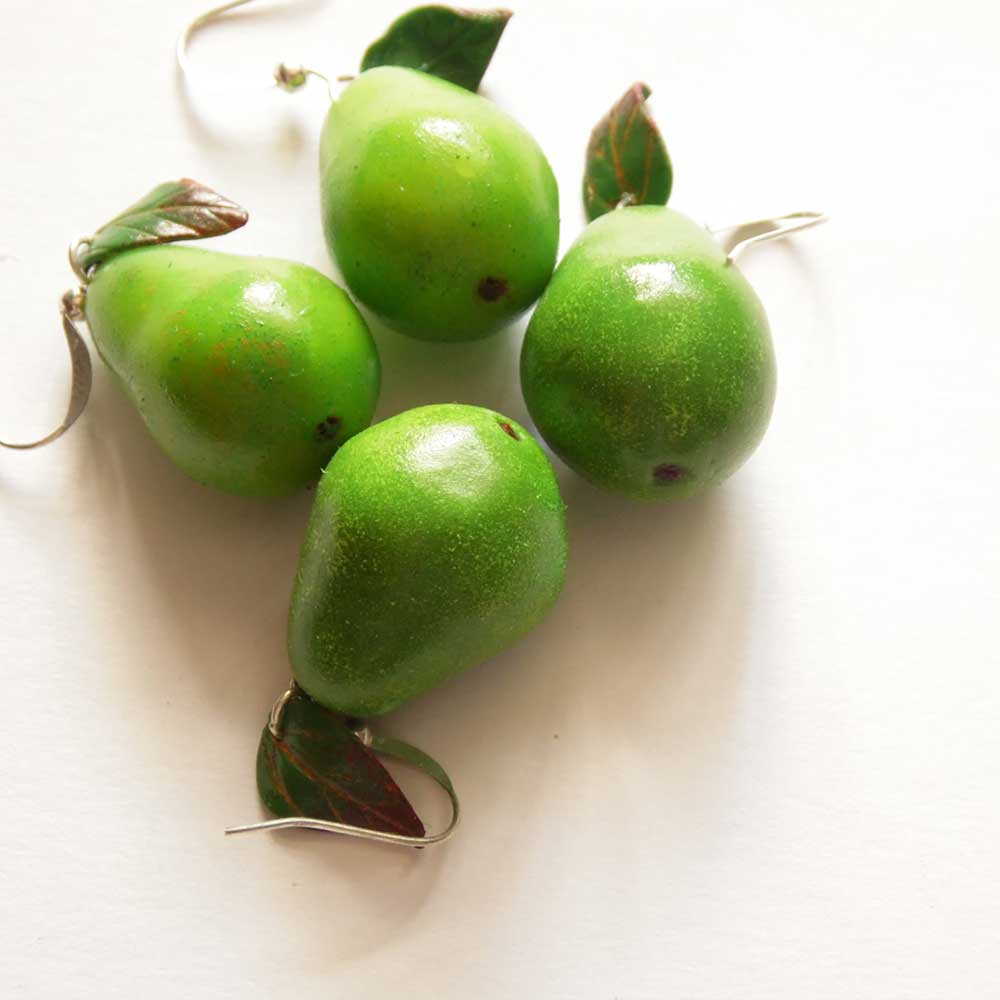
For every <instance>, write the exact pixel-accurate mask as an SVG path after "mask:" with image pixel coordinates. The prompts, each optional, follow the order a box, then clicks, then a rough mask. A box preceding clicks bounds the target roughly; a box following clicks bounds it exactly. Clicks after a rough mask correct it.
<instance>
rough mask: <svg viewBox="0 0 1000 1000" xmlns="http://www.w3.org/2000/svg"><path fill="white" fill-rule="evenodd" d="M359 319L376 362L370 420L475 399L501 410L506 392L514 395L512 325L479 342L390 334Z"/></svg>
mask: <svg viewBox="0 0 1000 1000" xmlns="http://www.w3.org/2000/svg"><path fill="white" fill-rule="evenodd" d="M365 318H366V319H367V321H368V326H369V328H370V329H371V331H372V336H373V337H374V338H375V342H376V344H377V345H378V351H379V357H380V358H381V360H382V392H381V395H380V397H379V405H378V412H377V413H376V415H375V419H376V420H385V419H386V418H387V417H391V416H393V415H394V414H396V413H400V412H402V411H403V410H408V409H410V408H412V407H414V406H425V405H427V404H429V403H475V404H476V405H478V406H488V407H490V408H492V409H496V410H500V411H502V412H506V410H505V406H506V405H507V403H508V402H509V401H510V396H511V392H512V391H513V392H515V393H517V395H518V397H520V390H519V389H518V388H516V386H517V381H516V375H515V379H514V383H513V385H514V387H515V388H513V390H512V380H511V373H512V372H515V373H516V370H517V359H518V352H519V350H520V336H519V328H518V325H513V326H510V327H507V328H506V329H504V330H501V331H500V332H499V333H497V334H495V335H494V336H492V337H487V338H485V339H484V340H474V341H471V342H469V343H464V344H441V343H433V342H428V341H421V340H414V339H413V338H412V337H405V336H403V335H402V334H399V333H396V332H394V331H393V330H390V329H389V328H388V327H387V326H386V325H385V324H384V323H382V322H380V321H379V320H378V319H377V318H376V317H375V316H373V315H372V314H371V313H370V312H367V311H365ZM521 326H523V324H521ZM511 415H512V416H516V414H511Z"/></svg>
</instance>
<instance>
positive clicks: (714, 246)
mask: <svg viewBox="0 0 1000 1000" xmlns="http://www.w3.org/2000/svg"><path fill="white" fill-rule="evenodd" d="M521 385H522V389H523V391H524V398H525V401H526V402H527V404H528V410H529V411H530V413H531V417H532V419H533V420H534V421H535V424H536V425H537V427H538V430H539V432H540V433H541V435H542V437H544V438H545V440H546V441H547V442H548V444H549V445H550V446H551V448H552V449H553V451H555V452H556V453H557V454H558V455H559V456H560V457H561V458H562V459H563V460H564V461H565V462H566V463H567V465H569V466H570V467H571V468H573V469H575V470H576V471H577V472H578V473H580V474H581V475H582V476H584V477H586V478H587V479H589V480H590V481H591V482H593V483H596V484H597V485H599V486H602V487H605V488H606V489H609V490H612V491H615V492H618V493H623V494H625V495H626V496H629V497H633V498H635V499H638V500H669V499H674V498H676V497H681V496H689V495H691V494H694V493H697V492H699V491H701V490H704V489H706V488H707V487H710V486H712V485H714V484H716V483H718V482H720V481H721V480H723V479H725V478H726V477H727V476H729V475H730V474H731V473H733V472H734V471H735V470H736V469H737V468H738V467H739V466H740V465H742V463H743V462H744V461H745V460H746V459H747V458H748V457H749V455H750V454H751V453H752V452H753V450H754V449H755V448H756V447H757V445H758V443H759V442H760V440H761V438H762V437H763V435H764V432H765V430H766V429H767V425H768V421H769V419H770V415H771V408H772V405H773V402H774V388H775V370H774V353H773V349H772V345H771V335H770V331H769V328H768V323H767V317H766V316H765V314H764V309H763V307H762V306H761V303H760V300H759V299H758V298H757V296H756V294H754V291H753V289H752V288H751V287H750V285H749V284H748V282H747V281H746V279H745V278H744V277H743V275H742V274H741V273H740V271H739V269H738V268H737V267H736V266H735V265H734V264H733V263H732V262H731V261H729V260H728V259H727V257H726V253H725V252H724V250H723V249H722V248H721V247H720V246H719V244H718V243H717V242H716V241H715V240H714V239H713V238H712V236H711V234H710V233H709V232H708V231H707V230H706V229H704V228H702V227H701V226H699V225H698V224H697V223H695V222H693V221H692V220H691V219H689V218H687V217H686V216H683V215H681V214H680V213H678V212H674V211H672V210H671V209H668V208H663V207H660V206H652V205H648V206H641V207H632V208H621V209H618V210H617V211H613V212H610V213H608V214H607V215H604V216H602V217H601V218H599V219H597V220H596V221H595V222H592V223H591V224H590V225H589V226H588V227H587V229H586V230H585V231H584V233H583V235H582V236H581V237H580V238H579V239H578V240H577V241H576V243H575V244H574V245H573V246H572V247H571V248H570V250H569V252H568V253H567V254H566V257H565V258H564V259H563V261H562V263H561V264H560V265H559V268H558V269H557V270H556V273H555V275H554V277H553V279H552V282H551V284H550V285H549V287H548V289H547V290H546V292H545V294H544V295H543V296H542V299H541V301H540V302H539V304H538V308H537V309H536V310H535V313H534V315H533V316H532V319H531V323H530V324H529V326H528V330H527V334H526V335H525V339H524V345H523V348H522V353H521Z"/></svg>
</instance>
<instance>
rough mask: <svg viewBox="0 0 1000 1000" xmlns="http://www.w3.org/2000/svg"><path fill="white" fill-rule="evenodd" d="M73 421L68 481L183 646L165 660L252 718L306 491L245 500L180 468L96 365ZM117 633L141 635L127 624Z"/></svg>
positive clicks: (268, 697) (222, 706)
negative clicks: (81, 437) (174, 658)
mask: <svg viewBox="0 0 1000 1000" xmlns="http://www.w3.org/2000/svg"><path fill="white" fill-rule="evenodd" d="M80 427H81V429H85V432H86V434H87V437H88V446H87V447H86V448H83V449H81V455H80V458H81V461H82V463H83V464H82V467H81V468H80V470H79V482H80V487H81V489H83V490H84V491H85V492H86V494H87V500H88V505H89V506H91V507H96V508H97V509H101V510H103V511H104V512H105V522H106V524H107V525H108V532H109V535H108V537H107V538H106V539H105V542H106V544H108V545H109V546H115V547H116V549H117V550H118V551H119V555H120V554H121V553H122V552H124V553H127V554H128V556H129V566H128V570H129V576H128V578H127V579H124V580H122V581H120V583H121V587H122V588H123V589H125V590H127V589H129V588H132V587H149V588H151V589H153V590H154V591H155V594H156V603H157V607H158V618H159V619H160V621H158V623H157V625H160V624H161V623H162V622H163V621H165V622H167V623H168V627H169V628H170V634H171V635H173V636H176V637H177V641H178V642H180V643H182V644H183V648H184V650H185V656H184V662H181V663H176V664H174V669H176V670H177V671H189V672H191V673H192V674H193V675H194V676H196V677H197V678H198V679H199V680H200V681H201V682H202V683H203V688H204V697H205V698H206V699H208V700H210V701H212V702H213V703H214V706H215V708H216V710H217V711H218V712H220V713H222V714H224V715H235V716H242V715H244V714H246V712H247V710H249V711H250V712H251V713H252V717H253V719H254V723H253V724H254V726H255V727H256V726H257V725H258V724H259V720H260V719H261V718H262V717H263V715H264V713H266V710H267V707H268V706H269V705H270V703H271V702H272V701H273V700H274V698H275V696H276V694H277V693H279V692H280V691H281V690H282V686H283V685H284V683H285V681H286V680H287V676H288V661H287V656H286V653H285V643H284V634H285V618H286V615H287V610H288V598H289V594H290V592H291V583H292V578H293V575H294V572H295V563H296V560H297V557H298V550H299V546H300V545H301V542H302V537H303V534H304V531H305V523H306V519H307V516H308V511H309V505H310V502H311V494H308V493H307V494H303V495H300V496H295V497H292V498H289V499H282V500H256V499H251V498H245V497H236V496H228V495H226V494H224V493H219V492H218V491H216V490H212V489H209V488H208V487H205V486H201V485H200V484H198V483H196V482H194V481H193V480H190V479H188V478H187V477H186V476H185V475H184V474H183V473H182V472H180V471H179V470H178V469H177V468H175V467H174V465H173V464H172V463H171V462H170V461H169V460H168V459H167V458H166V457H165V456H164V455H163V454H162V453H161V452H160V450H159V449H158V448H157V446H156V445H155V444H154V442H153V441H152V439H151V438H150V436H149V433H148V431H147V430H146V427H145V425H144V424H143V423H142V420H141V418H140V417H139V415H138V413H137V412H136V410H135V408H134V407H133V406H132V404H131V403H130V402H129V401H128V400H127V399H126V398H125V396H124V395H123V394H122V393H121V392H120V391H119V390H118V388H117V387H116V386H115V385H114V384H113V383H112V382H111V380H110V378H109V377H108V376H107V374H106V373H105V372H103V371H100V372H99V373H97V377H95V384H94V392H93V395H92V397H91V402H90V410H89V413H88V415H87V421H86V423H85V424H83V423H81V425H80ZM98 576H99V579H101V580H103V581H104V585H105V586H113V585H114V584H113V582H108V581H107V580H105V579H104V577H103V576H100V575H98ZM171 623H172V624H171ZM121 627H122V628H123V629H124V630H125V631H126V632H129V631H133V630H134V632H135V633H137V634H138V635H142V634H143V632H144V631H145V630H146V629H147V628H148V627H149V625H148V623H144V622H134V621H128V620H124V621H123V622H122V624H121ZM126 641H130V642H131V643H133V644H136V645H139V646H140V647H141V642H140V640H139V639H138V638H136V635H135V634H134V635H132V636H131V637H130V638H127V640H126ZM139 676H140V679H141V673H140V675H139Z"/></svg>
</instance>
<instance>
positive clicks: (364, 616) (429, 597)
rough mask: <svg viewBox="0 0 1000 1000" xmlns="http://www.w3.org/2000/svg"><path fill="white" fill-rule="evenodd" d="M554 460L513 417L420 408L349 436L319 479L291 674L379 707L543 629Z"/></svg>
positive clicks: (554, 524)
mask: <svg viewBox="0 0 1000 1000" xmlns="http://www.w3.org/2000/svg"><path fill="white" fill-rule="evenodd" d="M566 546H567V542H566V521H565V510H564V506H563V502H562V499H561V498H560V495H559V489H558V486H557V484H556V479H555V475H554V473H553V471H552V466H551V465H550V464H549V461H548V459H547V458H546V456H545V454H544V452H543V451H542V449H541V448H540V447H539V446H538V444H537V443H536V442H535V441H534V439H533V438H532V437H531V436H530V435H529V434H528V433H527V432H526V431H525V430H524V429H523V428H522V427H520V426H519V425H518V424H516V423H514V421H512V420H509V419H507V418H506V417H503V416H501V415H500V414H498V413H494V412H492V411H491V410H486V409H482V408H480V407H477V406H462V405H457V404H448V405H436V406H423V407H420V408H418V409H415V410H408V411H406V412H404V413H401V414H399V415H398V416H395V417H392V418H390V419H389V420H386V421H384V422H382V423H379V424H376V425H375V426H373V427H370V428H369V429H368V430H366V431H363V432H362V433H361V434H359V435H357V437H355V438H352V439H351V440H350V441H348V442H347V443H346V444H345V445H344V446H343V447H342V448H341V449H340V451H338V452H337V454H336V455H335V456H334V458H333V460H332V461H331V462H330V464H329V465H328V466H327V468H326V471H325V472H324V473H323V478H322V479H321V481H320V484H319V489H318V492H317V495H316V500H315V504H314V506H313V511H312V516H311V519H310V522H309V527H308V531H307V534H306V540H305V544H304V547H303V550H302V556H301V559H300V561H299V568H298V573H297V576H296V581H295V590H294V594H293V596H292V604H291V614H290V617H289V643H288V644H289V657H290V660H291V664H292V671H293V674H294V676H295V679H296V681H297V683H298V684H299V685H300V686H301V687H302V688H303V689H304V690H305V691H306V692H307V693H308V694H309V695H311V696H312V697H313V698H315V699H316V700H317V701H319V702H320V703H321V704H323V705H325V706H326V707H327V708H331V709H334V710H335V711H338V712H343V713H344V714H346V715H352V716H360V717H365V716H370V715H379V714H381V713H383V712H388V711H390V710H391V709H394V708H396V707H397V706H398V705H401V704H402V703H403V702H405V701H407V700H409V699H410V698H413V697H415V696H416V695H419V694H421V693H423V692H424V691H427V690H428V689H429V688H431V687H433V686H434V685H436V684H439V683H441V682H442V681H443V680H445V679H446V678H448V677H450V676H452V675H453V674H456V673H458V672H459V671H461V670H465V669H466V668H468V667H471V666H473V665H474V664H477V663H480V662H482V661H483V660H486V659H488V658H489V657H491V656H493V655H494V654H495V653H498V652H499V651H500V650H502V649H504V648H505V647H507V646H509V645H510V644H511V643H512V642H514V640H516V639H517V638H519V637H520V636H522V635H523V634H524V633H526V632H527V631H528V630H529V629H531V628H532V627H533V626H534V625H535V624H536V623H537V622H539V621H540V620H541V619H542V617H543V616H544V615H545V613H546V612H547V611H548V610H549V608H550V607H551V606H552V604H553V603H554V602H555V600H556V597H557V596H558V594H559V592H560V590H561V589H562V585H563V579H564V576H565V572H566Z"/></svg>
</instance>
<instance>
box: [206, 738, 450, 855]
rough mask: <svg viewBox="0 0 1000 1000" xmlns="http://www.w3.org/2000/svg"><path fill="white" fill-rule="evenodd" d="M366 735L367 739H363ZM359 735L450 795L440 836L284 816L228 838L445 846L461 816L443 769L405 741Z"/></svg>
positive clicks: (247, 827) (233, 830) (246, 827)
mask: <svg viewBox="0 0 1000 1000" xmlns="http://www.w3.org/2000/svg"><path fill="white" fill-rule="evenodd" d="M363 734H366V735H363ZM359 735H361V736H362V739H363V740H364V742H365V743H366V745H367V746H370V747H371V748H372V750H374V751H375V752H376V753H378V754H381V755H382V756H383V757H394V758H395V759H396V760H401V761H403V763H405V764H412V765H413V766H414V767H416V768H419V769H420V770H421V771H423V772H424V774H426V775H427V776H428V777H430V778H433V779H434V780H435V781H436V782H437V783H438V784H439V785H440V786H441V787H442V788H443V789H444V791H445V792H446V793H447V795H448V800H449V801H450V802H451V819H450V820H449V821H448V825H447V826H446V827H445V828H444V829H443V830H441V831H440V832H439V833H432V834H425V835H424V836H423V837H411V836H409V835H407V834H404V833H390V832H388V831H385V830H370V829H368V828H367V827H363V826H354V825H353V824H352V823H335V822H333V821H332V820H326V819H311V818H310V817H309V816H285V817H283V818H281V819H269V820H264V821H263V822H260V823H246V824H244V825H243V826H231V827H229V828H228V829H227V830H226V831H225V832H226V834H227V836H228V835H229V834H233V833H251V832H252V831H254V830H291V829H298V830H320V831H322V832H323V833H339V834H342V835H343V836H345V837H358V838H359V839H362V840H374V841H377V842H378V843H381V844H395V845H397V846H401V847H431V846H432V845H434V844H443V843H444V842H445V841H446V840H448V838H449V837H451V835H452V834H453V833H454V832H455V828H456V827H457V826H458V820H459V816H460V812H461V810H460V806H459V801H458V794H457V793H456V792H455V787H454V785H452V783H451V779H450V778H449V777H448V775H447V773H446V772H445V770H444V768H443V767H441V765H440V764H438V762H437V761H436V760H434V759H433V758H432V757H429V756H428V755H427V754H425V753H424V752H423V751H422V750H418V749H417V748H416V747H415V746H411V745H410V744H409V743H404V742H403V741H402V740H392V739H388V738H387V737H382V736H373V735H372V734H371V733H368V732H367V730H362V731H361V733H359Z"/></svg>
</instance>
